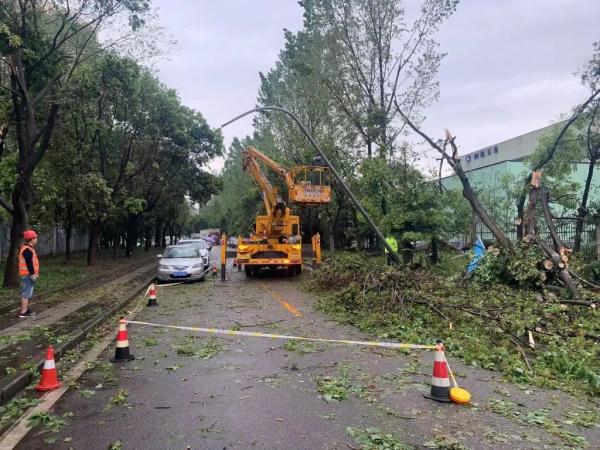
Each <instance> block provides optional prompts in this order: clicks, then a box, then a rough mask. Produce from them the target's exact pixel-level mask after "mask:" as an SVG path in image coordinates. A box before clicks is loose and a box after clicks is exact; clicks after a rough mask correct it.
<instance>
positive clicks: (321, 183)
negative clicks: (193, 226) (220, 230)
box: [237, 147, 331, 277]
mask: <svg viewBox="0 0 600 450" xmlns="http://www.w3.org/2000/svg"><path fill="white" fill-rule="evenodd" d="M242 158H243V161H242V162H243V168H244V171H246V172H249V173H250V175H251V176H252V178H254V181H255V182H256V184H257V185H258V187H259V189H260V191H261V194H262V198H263V202H264V205H265V210H266V211H265V212H266V214H264V215H260V216H257V217H256V224H255V228H254V232H253V233H252V234H251V235H250V237H248V238H243V239H240V240H239V241H238V247H237V263H238V264H239V265H240V266H241V265H243V266H244V271H245V272H246V276H248V277H252V276H255V275H256V274H257V273H258V271H259V270H260V269H261V268H263V267H270V268H276V267H282V268H285V269H287V271H288V273H289V274H290V275H298V274H300V273H301V271H302V236H301V233H300V218H299V217H298V216H296V215H294V214H292V211H291V209H290V208H289V207H288V205H287V203H286V202H285V201H284V199H283V197H281V195H280V194H279V190H278V189H277V188H276V187H275V186H273V185H272V184H271V182H270V181H269V179H268V178H267V177H266V176H265V174H264V173H263V171H262V170H261V165H260V163H263V164H264V165H265V166H267V167H268V168H269V169H271V170H272V171H273V172H275V174H277V175H278V176H279V177H280V178H281V179H282V180H283V181H284V183H285V185H286V187H287V191H288V201H289V203H290V204H296V205H301V206H314V205H322V204H325V203H329V202H330V201H331V187H330V186H329V185H327V182H326V181H327V171H328V168H327V167H324V166H297V167H292V168H287V167H284V166H282V165H281V164H279V163H277V162H275V161H273V160H272V159H271V158H269V157H268V156H266V155H265V154H263V153H261V152H259V151H258V150H256V149H255V148H254V147H247V148H246V149H245V150H244V152H243V156H242ZM313 247H314V245H313Z"/></svg>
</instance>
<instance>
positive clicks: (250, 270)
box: [244, 266, 252, 278]
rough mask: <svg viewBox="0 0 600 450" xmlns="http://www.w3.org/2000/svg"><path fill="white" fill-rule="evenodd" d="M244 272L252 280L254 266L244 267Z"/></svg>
mask: <svg viewBox="0 0 600 450" xmlns="http://www.w3.org/2000/svg"><path fill="white" fill-rule="evenodd" d="M244 272H246V276H247V277H248V278H252V266H244Z"/></svg>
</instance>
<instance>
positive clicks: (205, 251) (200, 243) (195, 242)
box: [177, 239, 210, 269]
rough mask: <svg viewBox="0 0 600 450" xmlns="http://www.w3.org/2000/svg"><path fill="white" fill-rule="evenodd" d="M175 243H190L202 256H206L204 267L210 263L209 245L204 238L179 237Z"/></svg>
mask: <svg viewBox="0 0 600 450" xmlns="http://www.w3.org/2000/svg"><path fill="white" fill-rule="evenodd" d="M177 245H191V246H193V247H195V248H197V249H198V250H200V254H201V255H202V257H203V258H206V268H207V269H208V266H209V265H210V247H209V246H208V244H207V242H206V241H205V240H204V239H181V240H180V241H179V242H177Z"/></svg>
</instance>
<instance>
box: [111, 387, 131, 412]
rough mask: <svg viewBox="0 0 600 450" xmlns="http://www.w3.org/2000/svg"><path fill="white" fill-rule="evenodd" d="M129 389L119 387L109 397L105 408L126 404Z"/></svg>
mask: <svg viewBox="0 0 600 450" xmlns="http://www.w3.org/2000/svg"><path fill="white" fill-rule="evenodd" d="M128 401H129V391H128V390H127V389H124V388H119V390H118V391H117V392H116V393H115V395H113V396H112V397H111V398H110V402H109V404H108V406H107V408H111V407H113V406H128V405H129V403H128Z"/></svg>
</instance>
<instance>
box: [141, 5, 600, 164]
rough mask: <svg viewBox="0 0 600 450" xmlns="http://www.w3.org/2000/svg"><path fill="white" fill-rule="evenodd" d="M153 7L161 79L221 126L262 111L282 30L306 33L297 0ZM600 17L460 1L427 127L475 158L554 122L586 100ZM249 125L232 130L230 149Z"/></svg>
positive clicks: (574, 8)
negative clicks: (583, 80) (167, 44)
mask: <svg viewBox="0 0 600 450" xmlns="http://www.w3.org/2000/svg"><path fill="white" fill-rule="evenodd" d="M414 1H415V0H408V1H407V4H412V3H413V2H414ZM153 3H154V5H155V6H157V7H158V8H159V11H158V12H159V15H160V23H161V25H162V26H163V27H164V28H165V29H166V32H167V33H169V34H170V35H171V36H172V37H173V38H174V39H175V40H176V41H177V44H176V47H175V49H174V52H172V54H171V56H170V58H169V59H168V60H164V61H161V62H160V63H158V64H157V68H158V70H159V76H160V78H161V80H162V81H163V82H164V83H165V84H166V85H168V86H169V87H172V88H175V89H177V90H178V91H179V94H180V96H181V98H182V100H183V102H184V104H186V105H187V106H190V107H192V108H194V109H197V110H198V111H200V112H201V113H202V114H203V115H204V117H206V119H207V120H208V122H209V124H210V125H211V126H213V127H217V126H219V125H221V124H222V123H223V122H225V121H227V120H228V119H230V118H232V117H234V116H236V115H238V114H239V113H241V112H243V111H246V110H248V109H250V108H252V107H254V105H255V102H256V96H257V91H258V85H259V78H258V72H259V71H263V72H266V71H268V70H269V69H270V68H271V67H272V66H273V64H274V62H275V60H276V59H277V55H278V53H279V50H280V49H281V48H282V46H283V29H284V28H287V29H289V30H292V31H297V30H298V29H300V27H301V25H302V10H301V9H300V7H299V6H298V4H297V2H296V1H295V0H220V1H218V2H217V1H213V0H154V2H153ZM599 18H600V0H462V1H461V2H460V4H459V5H458V9H457V11H456V13H455V14H454V16H453V17H452V18H451V19H450V20H449V21H448V22H446V23H445V24H444V25H443V27H442V29H441V30H440V33H439V35H438V41H439V42H440V48H441V50H442V51H444V52H446V53H447V56H446V58H445V59H444V60H443V62H442V67H441V70H440V73H439V81H440V98H439V101H438V102H437V103H436V104H434V105H433V106H431V107H430V108H429V109H428V111H427V120H426V122H425V123H424V125H423V129H424V130H425V131H426V132H427V133H429V134H430V135H432V136H436V137H438V136H439V137H442V132H443V129H444V128H445V127H449V128H450V129H451V130H452V132H453V133H454V134H456V135H457V136H458V142H459V144H460V147H461V153H467V152H469V151H473V150H475V149H478V148H481V147H485V146H488V145H490V144H494V143H497V142H500V141H503V140H505V139H509V138H511V137H514V136H518V135H519V134H523V133H526V132H528V131H532V130H534V129H537V128H540V127H543V126H545V125H548V124H549V123H551V122H552V121H554V120H556V119H557V118H558V116H559V115H560V114H563V113H566V112H568V111H569V110H570V109H571V108H572V106H573V105H575V104H576V103H578V102H579V101H580V100H581V99H582V98H583V97H584V96H585V94H586V92H585V90H584V89H583V88H582V87H581V85H580V83H579V80H578V78H577V77H575V76H574V75H573V74H574V72H576V71H577V70H578V69H579V67H581V65H582V64H583V63H585V62H586V61H587V60H588V59H589V57H590V55H591V49H592V42H594V41H598V40H600V28H599V27H598V19H599ZM251 123H252V121H251V118H248V119H245V120H242V121H239V122H237V123H236V124H233V125H230V126H229V127H227V128H225V129H224V130H223V132H224V135H225V140H226V143H229V142H230V141H231V139H232V138H233V137H234V136H245V135H246V134H249V133H251V131H252V126H251ZM425 155H426V157H429V158H434V157H435V155H434V153H432V152H427V153H425ZM221 164H222V163H221V162H215V163H214V164H213V165H212V166H213V168H217V169H218V168H219V167H220V166H221Z"/></svg>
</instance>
